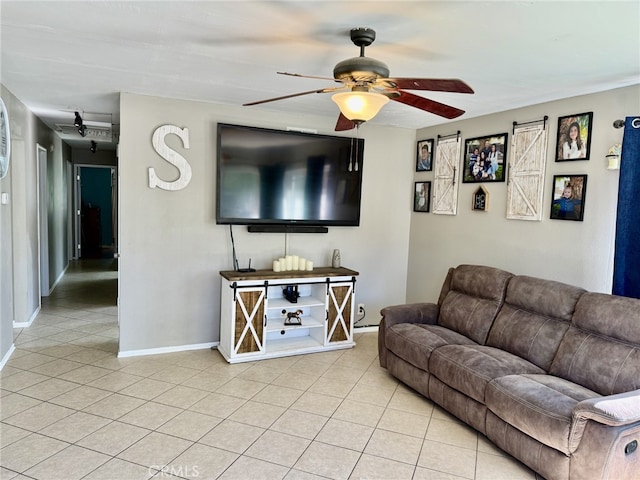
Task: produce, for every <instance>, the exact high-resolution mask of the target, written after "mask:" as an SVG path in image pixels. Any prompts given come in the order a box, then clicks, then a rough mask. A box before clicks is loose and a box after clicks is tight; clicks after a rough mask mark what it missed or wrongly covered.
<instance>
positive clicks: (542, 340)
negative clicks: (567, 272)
mask: <svg viewBox="0 0 640 480" xmlns="http://www.w3.org/2000/svg"><path fill="white" fill-rule="evenodd" d="M583 293H585V290H583V289H582V288H578V287H573V286H571V285H566V284H564V283H559V282H554V281H552V280H543V279H541V278H534V277H528V276H524V275H519V276H517V277H513V278H512V279H511V280H510V281H509V286H508V287H507V295H506V298H505V304H504V306H503V307H502V309H500V313H498V317H497V318H496V320H495V322H493V326H492V327H491V330H490V331H489V337H488V338H487V345H489V346H492V347H496V348H500V349H502V350H506V351H507V352H510V353H513V354H514V355H517V356H519V357H521V358H524V359H526V360H529V361H530V362H531V363H533V364H535V365H537V366H538V367H540V368H542V369H544V370H545V371H549V367H550V366H551V362H552V361H553V357H554V356H555V354H556V352H557V350H558V347H559V345H560V341H561V340H562V337H563V336H564V334H565V332H566V331H567V330H568V329H569V325H570V323H571V318H572V317H573V312H574V310H575V308H576V304H577V303H578V299H579V298H580V297H581V296H582V294H583Z"/></svg>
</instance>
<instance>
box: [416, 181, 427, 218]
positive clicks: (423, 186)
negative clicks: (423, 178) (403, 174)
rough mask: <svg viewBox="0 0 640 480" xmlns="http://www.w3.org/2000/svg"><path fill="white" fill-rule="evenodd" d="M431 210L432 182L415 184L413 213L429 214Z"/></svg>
mask: <svg viewBox="0 0 640 480" xmlns="http://www.w3.org/2000/svg"><path fill="white" fill-rule="evenodd" d="M430 208H431V182H414V188H413V211H414V212H422V213H429V209H430Z"/></svg>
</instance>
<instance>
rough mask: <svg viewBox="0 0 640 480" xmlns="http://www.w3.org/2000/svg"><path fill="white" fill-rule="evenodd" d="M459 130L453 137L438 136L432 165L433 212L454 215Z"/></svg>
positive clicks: (455, 209) (456, 202)
mask: <svg viewBox="0 0 640 480" xmlns="http://www.w3.org/2000/svg"><path fill="white" fill-rule="evenodd" d="M459 161H460V132H458V133H457V134H456V135H455V136H453V137H447V138H441V137H438V143H437V145H436V158H435V165H434V186H433V210H432V211H433V213H436V214H440V215H456V213H457V210H458V183H459V177H460V168H459V167H458V163H459Z"/></svg>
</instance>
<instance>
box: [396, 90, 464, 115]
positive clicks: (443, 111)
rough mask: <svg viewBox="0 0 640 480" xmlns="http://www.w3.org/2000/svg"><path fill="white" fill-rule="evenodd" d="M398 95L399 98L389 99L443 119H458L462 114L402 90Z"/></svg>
mask: <svg viewBox="0 0 640 480" xmlns="http://www.w3.org/2000/svg"><path fill="white" fill-rule="evenodd" d="M399 93H400V95H399V96H397V97H391V100H395V101H396V102H400V103H404V104H405V105H410V106H412V107H415V108H419V109H420V110H424V111H426V112H431V113H433V114H435V115H439V116H441V117H444V118H448V119H452V118H456V117H459V116H460V115H462V114H463V113H464V110H460V109H459V108H456V107H452V106H450V105H445V104H444V103H440V102H436V101H435V100H429V99H428V98H424V97H420V96H418V95H414V94H413V93H409V92H404V91H402V90H400V91H399Z"/></svg>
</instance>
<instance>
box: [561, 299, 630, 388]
mask: <svg viewBox="0 0 640 480" xmlns="http://www.w3.org/2000/svg"><path fill="white" fill-rule="evenodd" d="M549 373H551V374H553V375H556V376H558V377H562V378H566V379H567V380H571V381H573V382H575V383H578V384H580V385H582V386H583V387H586V388H588V389H590V390H594V391H596V392H598V393H600V394H602V395H613V394H616V393H622V392H628V391H630V390H637V389H640V308H638V300H637V299H633V298H625V297H618V296H614V295H606V294H602V293H585V294H584V295H583V296H582V297H580V300H579V301H578V305H577V306H576V311H575V314H574V316H573V320H572V325H571V327H570V328H569V330H568V331H567V333H566V334H565V336H564V337H563V339H562V342H561V343H560V347H559V348H558V352H557V353H556V356H555V357H554V359H553V363H552V364H551V368H550V369H549Z"/></svg>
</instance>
